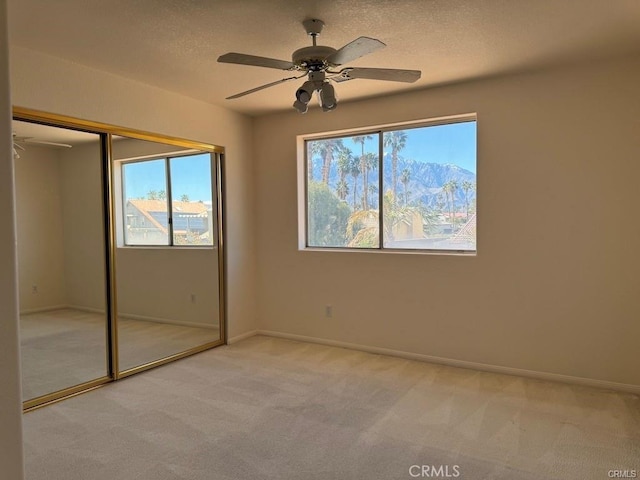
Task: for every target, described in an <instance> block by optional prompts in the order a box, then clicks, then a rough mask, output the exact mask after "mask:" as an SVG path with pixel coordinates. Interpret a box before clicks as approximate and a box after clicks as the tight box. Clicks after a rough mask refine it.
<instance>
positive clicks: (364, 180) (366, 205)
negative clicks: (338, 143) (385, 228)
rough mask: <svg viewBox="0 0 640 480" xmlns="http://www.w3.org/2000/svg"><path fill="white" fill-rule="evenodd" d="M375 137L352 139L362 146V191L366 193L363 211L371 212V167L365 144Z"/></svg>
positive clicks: (364, 194)
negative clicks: (365, 151) (369, 186)
mask: <svg viewBox="0 0 640 480" xmlns="http://www.w3.org/2000/svg"><path fill="white" fill-rule="evenodd" d="M372 138H373V137H372V136H371V135H356V136H355V137H351V140H353V142H354V143H356V144H358V143H359V144H360V171H361V172H362V191H363V192H364V193H363V195H362V209H363V210H369V201H368V200H369V199H368V195H367V193H366V192H367V191H368V188H367V187H368V185H369V165H368V164H367V159H366V157H365V154H364V144H365V142H366V141H367V140H371V139H372Z"/></svg>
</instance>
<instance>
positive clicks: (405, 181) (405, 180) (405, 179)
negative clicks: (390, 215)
mask: <svg viewBox="0 0 640 480" xmlns="http://www.w3.org/2000/svg"><path fill="white" fill-rule="evenodd" d="M410 180H411V172H410V171H409V169H408V168H405V169H404V170H402V173H401V174H400V183H402V185H403V186H404V205H405V207H406V206H407V196H408V195H407V192H408V186H409V181H410Z"/></svg>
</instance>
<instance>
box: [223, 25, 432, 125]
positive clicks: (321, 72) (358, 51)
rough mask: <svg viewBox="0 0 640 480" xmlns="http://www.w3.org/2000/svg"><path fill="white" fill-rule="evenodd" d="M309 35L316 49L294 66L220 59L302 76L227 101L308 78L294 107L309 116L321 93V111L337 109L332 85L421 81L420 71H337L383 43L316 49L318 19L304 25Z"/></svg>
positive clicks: (230, 56)
mask: <svg viewBox="0 0 640 480" xmlns="http://www.w3.org/2000/svg"><path fill="white" fill-rule="evenodd" d="M302 25H303V26H304V28H305V30H306V32H307V34H308V35H309V36H310V37H311V38H312V42H313V45H312V46H310V47H303V48H299V49H298V50H296V51H295V52H293V55H292V56H291V62H289V61H286V60H277V59H274V58H267V57H258V56H255V55H247V54H244V53H235V52H230V53H226V54H224V55H221V56H220V57H218V62H220V63H233V64H237V65H250V66H256V67H265V68H275V69H278V70H286V71H297V72H302V74H301V75H298V76H293V77H288V78H283V79H282V80H276V81H275V82H271V83H267V84H265V85H261V86H259V87H256V88H252V89H251V90H247V91H244V92H241V93H237V94H235V95H232V96H230V97H227V100H232V99H234V98H239V97H243V96H245V95H248V94H250V93H254V92H258V91H260V90H264V89H265V88H269V87H273V86H275V85H279V84H281V83H284V82H288V81H291V80H297V79H300V78H303V77H307V78H308V79H307V81H305V82H304V83H303V84H302V86H300V88H298V90H297V91H296V100H295V102H293V107H294V108H295V109H296V110H297V111H298V112H300V113H306V112H307V110H308V105H309V102H310V101H311V98H312V97H313V93H314V92H318V100H319V102H320V106H321V107H322V110H323V111H325V112H329V111H331V110H334V109H335V108H336V107H337V106H338V100H337V97H336V93H335V89H334V87H333V85H332V84H331V81H332V82H336V83H339V82H345V81H347V80H353V79H357V78H361V79H368V80H385V81H391V82H406V83H413V82H415V81H416V80H418V79H419V78H420V75H421V72H420V70H400V69H394V68H356V67H344V68H342V69H340V70H334V68H336V67H339V66H341V65H344V64H346V63H349V62H352V61H353V60H356V59H358V58H360V57H362V56H364V55H367V54H369V53H372V52H374V51H376V50H378V49H380V48H383V47H385V46H386V45H385V44H384V43H382V42H381V41H380V40H376V39H375V38H369V37H359V38H356V39H355V40H353V41H352V42H349V43H347V44H346V45H344V46H343V47H342V48H340V49H338V50H336V49H335V48H332V47H327V46H323V45H317V37H318V35H320V33H321V32H322V28H323V27H324V22H323V21H322V20H318V19H308V20H305V21H304V22H302Z"/></svg>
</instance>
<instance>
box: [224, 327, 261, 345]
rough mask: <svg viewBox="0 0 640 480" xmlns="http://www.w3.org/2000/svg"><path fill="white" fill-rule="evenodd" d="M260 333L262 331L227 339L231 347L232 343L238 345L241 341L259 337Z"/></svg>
mask: <svg viewBox="0 0 640 480" xmlns="http://www.w3.org/2000/svg"><path fill="white" fill-rule="evenodd" d="M259 333H260V330H251V331H249V332H245V333H241V334H240V335H236V336H235V337H231V338H228V339H227V345H231V344H232V343H237V342H239V341H240V340H244V339H246V338H249V337H253V336H255V335H258V334H259ZM265 335H266V334H265Z"/></svg>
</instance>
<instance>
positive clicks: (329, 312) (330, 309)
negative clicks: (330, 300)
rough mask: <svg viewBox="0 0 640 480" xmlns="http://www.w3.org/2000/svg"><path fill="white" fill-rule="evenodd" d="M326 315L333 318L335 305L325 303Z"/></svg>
mask: <svg viewBox="0 0 640 480" xmlns="http://www.w3.org/2000/svg"><path fill="white" fill-rule="evenodd" d="M324 316H325V317H326V318H332V317H333V305H325V307H324Z"/></svg>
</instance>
